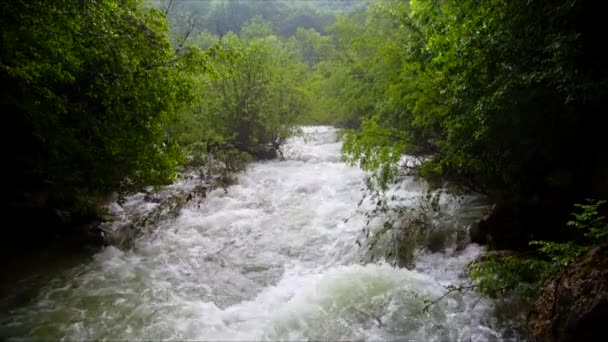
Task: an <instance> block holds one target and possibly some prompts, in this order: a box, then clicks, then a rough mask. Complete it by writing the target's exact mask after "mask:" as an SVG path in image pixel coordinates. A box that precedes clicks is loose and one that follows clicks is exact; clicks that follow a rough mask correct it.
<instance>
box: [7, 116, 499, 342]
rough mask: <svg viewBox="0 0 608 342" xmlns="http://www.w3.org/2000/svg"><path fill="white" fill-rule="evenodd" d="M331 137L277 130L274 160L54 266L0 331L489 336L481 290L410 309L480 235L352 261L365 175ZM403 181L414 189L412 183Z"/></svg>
mask: <svg viewBox="0 0 608 342" xmlns="http://www.w3.org/2000/svg"><path fill="white" fill-rule="evenodd" d="M340 148H341V144H340V142H338V141H337V139H336V130H335V129H333V128H330V127H305V128H304V134H303V135H302V136H299V137H296V138H293V139H291V140H290V141H289V142H288V144H287V146H286V148H285V159H286V160H284V161H279V160H276V161H267V162H256V163H253V164H252V165H251V166H250V167H249V168H248V169H247V170H246V171H245V172H244V173H243V174H241V175H240V177H239V179H238V183H237V184H236V185H234V186H231V187H230V188H229V189H228V191H227V192H224V191H223V190H222V189H218V190H215V191H213V192H211V193H209V194H208V196H207V198H206V199H205V200H204V201H203V202H202V203H201V206H200V207H199V206H197V205H195V204H192V205H189V206H186V207H185V208H183V209H182V211H181V213H180V215H179V216H178V217H177V218H176V219H174V220H168V221H163V222H161V223H160V224H158V225H156V226H154V227H153V229H151V230H150V231H149V232H147V233H146V234H144V235H143V236H141V237H139V238H138V239H137V241H136V242H135V244H134V246H133V247H132V248H129V249H127V250H120V249H118V248H116V247H111V246H110V247H106V248H104V249H103V250H102V251H101V252H99V253H97V254H95V255H94V256H93V257H92V258H91V259H90V260H86V261H83V262H82V263H81V264H80V265H78V266H76V267H72V268H70V269H67V270H64V271H62V272H60V273H59V274H57V275H55V276H54V277H53V278H52V280H50V281H49V282H47V283H46V284H44V285H43V286H42V287H41V288H40V289H39V290H38V291H36V293H37V295H36V296H35V297H34V298H32V299H31V300H30V301H29V303H27V305H23V306H21V307H17V308H12V309H11V310H10V311H9V312H6V313H4V314H2V320H1V321H0V323H1V333H2V335H0V337H5V338H8V339H15V340H19V339H21V338H35V339H50V340H58V339H65V340H160V339H163V340H247V341H251V340H297V341H300V340H416V341H446V340H450V341H487V340H489V339H500V338H501V337H502V336H501V333H500V332H499V331H498V329H497V328H496V326H497V323H496V322H495V319H494V318H493V315H492V314H491V311H492V303H491V302H489V301H488V300H487V299H484V298H482V297H480V296H479V295H476V294H475V293H470V292H467V293H463V294H461V293H458V292H455V293H453V294H450V295H449V296H447V297H446V298H444V299H443V300H442V301H440V302H438V303H437V304H436V305H432V306H430V307H429V308H428V310H423V309H424V308H425V307H426V306H427V301H428V300H433V299H436V298H439V297H440V296H442V295H443V294H444V293H445V291H446V286H448V285H454V284H460V283H463V282H465V281H466V276H465V274H464V268H465V266H466V264H467V263H468V262H470V261H471V260H473V259H474V258H476V257H477V256H478V255H479V254H480V253H481V248H480V247H478V246H476V245H469V246H468V247H467V248H465V249H464V250H462V251H458V252H455V251H449V250H448V251H442V252H438V253H430V252H424V251H422V252H420V253H418V255H417V259H416V267H415V268H414V269H413V270H407V269H400V268H395V267H392V266H390V265H389V264H388V263H385V262H382V261H380V262H377V263H362V260H364V259H365V258H364V255H365V253H366V250H365V248H359V247H358V246H357V244H356V240H357V239H358V238H360V237H361V229H362V227H364V226H365V218H364V217H363V216H362V215H358V214H357V210H358V208H357V203H358V202H359V201H360V200H361V196H362V188H363V178H364V176H365V174H364V173H363V171H361V170H360V169H358V168H356V167H351V166H349V165H346V164H344V163H342V162H341V161H340ZM184 182H185V181H184ZM180 186H182V187H187V186H188V184H186V183H183V184H181V183H177V184H175V185H174V187H180ZM403 191H404V194H405V195H404V196H405V197H406V198H412V200H413V198H415V197H416V195H417V194H419V192H420V189H418V188H416V187H413V188H411V189H409V190H408V189H405V190H403ZM142 196H143V195H140V196H139V197H138V196H134V197H131V199H130V203H127V204H125V206H128V205H132V206H133V205H137V204H141V202H142ZM146 205H148V206H151V207H153V206H154V205H155V204H150V203H148V204H146ZM359 210H360V208H359ZM347 219H348V220H347Z"/></svg>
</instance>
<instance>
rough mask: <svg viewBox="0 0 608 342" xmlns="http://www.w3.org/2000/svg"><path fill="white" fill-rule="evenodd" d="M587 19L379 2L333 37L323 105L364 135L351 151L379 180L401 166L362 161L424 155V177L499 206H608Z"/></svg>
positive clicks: (524, 8) (483, 5) (600, 95)
mask: <svg viewBox="0 0 608 342" xmlns="http://www.w3.org/2000/svg"><path fill="white" fill-rule="evenodd" d="M588 16H589V17H590V18H592V19H590V20H593V19H594V18H596V15H595V14H594V10H593V6H592V5H591V4H590V3H589V2H586V1H578V2H570V1H559V2H551V3H545V2H530V1H523V0H522V1H509V2H504V1H444V2H439V3H437V2H434V1H427V0H418V1H411V2H409V3H408V2H404V1H397V0H386V1H379V2H374V3H373V4H371V5H369V6H368V8H367V10H366V12H364V13H355V14H351V15H348V16H345V15H343V16H339V17H338V18H337V21H336V23H335V24H333V25H332V26H331V27H330V28H329V29H328V30H329V32H330V33H331V34H332V35H333V36H334V39H335V42H336V47H337V52H336V53H334V54H333V55H332V57H331V58H330V59H328V60H325V61H322V62H321V63H319V64H318V65H317V66H316V70H315V71H316V76H315V78H316V79H322V80H324V81H323V82H324V85H321V86H318V87H317V89H319V93H320V94H318V96H315V98H318V99H319V101H320V102H325V103H328V104H330V105H331V106H333V107H332V113H331V114H330V115H331V116H332V117H334V118H335V117H337V118H339V122H340V123H341V124H343V125H346V126H352V127H354V128H358V132H357V133H353V134H352V135H351V137H350V139H349V140H348V144H346V145H345V152H346V153H347V154H348V155H350V157H349V158H351V159H360V160H361V162H362V164H363V165H365V164H366V163H367V162H368V160H374V159H378V160H380V161H381V163H377V162H375V161H374V162H373V163H370V164H369V165H368V166H369V168H370V169H376V170H378V172H379V173H383V172H386V170H389V169H390V168H391V167H390V166H387V164H391V165H392V166H393V167H394V166H396V163H397V158H380V157H377V158H370V155H369V154H366V153H360V151H369V152H370V153H372V154H373V153H374V151H376V150H378V149H387V148H394V149H395V150H396V151H400V152H401V153H405V152H408V153H414V154H418V155H423V156H430V157H428V158H425V160H424V162H423V163H422V165H421V166H420V168H419V169H418V172H417V174H418V175H420V176H423V177H424V178H426V179H428V180H431V181H433V183H434V184H438V185H442V184H444V182H443V181H449V182H451V183H452V184H454V185H456V186H458V187H460V188H462V189H465V190H473V191H477V192H481V193H484V194H489V195H491V196H493V197H496V198H500V197H506V196H509V197H515V198H525V197H527V196H533V195H535V194H538V193H540V194H545V193H553V194H555V193H560V194H563V196H565V197H570V199H572V198H580V197H581V196H589V195H594V196H596V195H597V196H601V195H602V194H603V193H606V192H607V191H608V189H607V188H606V186H605V185H604V184H605V183H606V181H605V174H607V172H606V170H607V163H606V162H605V158H603V157H602V156H601V152H600V151H603V150H604V149H605V147H606V145H608V141H607V140H606V139H604V138H602V137H603V135H602V134H601V133H600V132H599V131H598V130H597V127H598V125H599V124H600V122H601V116H602V114H601V113H602V110H601V108H604V105H605V103H604V101H605V99H606V98H607V97H606V89H607V88H606V86H605V85H606V80H607V79H608V78H607V77H606V76H607V75H606V67H605V63H603V62H601V58H600V57H599V56H601V54H597V53H595V50H596V49H597V44H595V43H594V42H595V41H596V40H595V39H594V35H595V33H594V31H593V29H592V28H591V27H590V26H589V25H588V21H587V20H586V19H585V20H581V18H587V17H588ZM370 120H371V121H373V122H374V124H373V125H371V124H369V121H370ZM582 131H584V132H587V134H585V135H584V136H581V135H577V133H576V132H582ZM380 132H382V133H381V134H380ZM379 135H380V136H384V137H386V138H383V139H374V137H376V136H379ZM384 155H386V154H384ZM589 170H593V171H591V173H592V175H591V177H590V175H589V174H588V173H589ZM602 175H603V176H602ZM379 178H384V177H379ZM598 183H599V184H601V185H600V186H597V185H598Z"/></svg>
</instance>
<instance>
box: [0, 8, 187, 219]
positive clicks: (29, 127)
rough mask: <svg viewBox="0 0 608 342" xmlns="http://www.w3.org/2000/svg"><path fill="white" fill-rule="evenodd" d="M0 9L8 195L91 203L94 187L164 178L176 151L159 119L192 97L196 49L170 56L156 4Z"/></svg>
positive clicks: (70, 204) (69, 204) (126, 186)
mask: <svg viewBox="0 0 608 342" xmlns="http://www.w3.org/2000/svg"><path fill="white" fill-rule="evenodd" d="M0 9H1V11H2V17H3V20H2V32H3V34H2V47H3V48H2V55H1V60H0V65H1V70H2V71H1V77H2V81H3V83H4V84H5V85H11V86H10V87H3V90H2V94H1V95H0V96H1V97H2V107H3V112H4V113H6V114H7V115H9V116H10V120H9V121H8V123H7V125H6V126H5V127H6V128H7V129H8V130H9V131H10V132H12V133H13V134H12V136H13V137H14V138H12V140H11V144H10V146H12V147H11V148H10V150H9V156H8V159H7V164H8V165H10V167H9V170H10V175H9V177H8V178H7V179H10V180H11V181H10V185H8V189H9V191H7V192H6V194H7V196H8V197H9V198H11V200H14V201H18V199H19V198H21V197H23V196H24V192H33V191H35V192H42V193H45V194H46V195H48V201H47V205H49V206H50V205H52V206H56V207H61V208H69V209H74V208H90V207H91V201H92V199H93V198H94V197H95V196H96V195H97V194H100V193H104V192H111V191H116V190H125V191H126V190H132V189H136V188H138V187H140V186H142V185H144V184H145V185H154V184H161V183H165V182H167V181H170V180H171V179H172V178H173V176H174V172H175V170H176V167H177V165H178V161H179V160H180V158H181V157H180V152H179V149H178V148H177V146H176V145H175V144H174V143H173V142H172V141H171V139H170V138H169V137H167V136H166V135H165V131H164V128H163V125H164V123H165V122H166V121H167V120H169V119H170V118H171V117H172V116H173V115H174V112H175V111H176V109H177V108H178V107H179V106H180V105H181V104H182V103H184V102H187V101H188V100H189V99H190V97H191V94H190V83H191V81H190V77H189V76H188V73H187V72H185V69H184V68H185V64H186V62H187V61H192V58H195V57H194V56H195V55H196V53H195V51H194V50H190V52H189V53H185V51H184V53H183V54H182V55H181V56H176V54H175V52H174V50H173V47H172V46H171V43H170V41H169V35H168V26H167V22H166V20H165V17H164V15H163V13H161V12H160V11H159V10H156V9H153V8H144V6H143V4H142V2H141V1H137V0H128V1H114V0H104V1H97V2H89V1H84V2H82V1H81V2H73V1H53V2H48V1H37V0H36V1H18V2H12V3H10V4H8V3H3V4H2V5H0ZM5 137H7V135H5ZM5 146H7V145H5ZM26 205H27V204H26Z"/></svg>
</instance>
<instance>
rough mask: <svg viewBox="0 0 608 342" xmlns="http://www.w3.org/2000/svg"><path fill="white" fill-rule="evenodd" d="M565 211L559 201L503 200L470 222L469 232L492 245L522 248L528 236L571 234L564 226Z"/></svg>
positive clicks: (526, 246)
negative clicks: (473, 221)
mask: <svg viewBox="0 0 608 342" xmlns="http://www.w3.org/2000/svg"><path fill="white" fill-rule="evenodd" d="M569 212H570V206H566V205H564V203H562V202H560V201H538V200H530V201H528V202H521V201H510V202H509V201H504V202H500V203H497V204H496V205H494V206H493V207H492V210H491V211H490V212H489V213H488V214H487V215H485V216H483V217H482V218H481V219H479V220H478V221H477V222H475V223H473V224H472V225H470V226H469V236H470V238H471V242H474V243H478V244H482V245H489V246H490V248H492V249H498V250H517V251H526V250H529V248H530V245H529V242H530V241H532V240H559V239H568V238H571V237H569V236H568V234H569V232H568V231H567V230H566V229H565V227H566V225H565V223H566V221H567V219H568V217H567V215H568V213H569ZM560 227H561V228H560Z"/></svg>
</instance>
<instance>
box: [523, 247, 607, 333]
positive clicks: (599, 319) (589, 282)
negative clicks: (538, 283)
mask: <svg viewBox="0 0 608 342" xmlns="http://www.w3.org/2000/svg"><path fill="white" fill-rule="evenodd" d="M606 323H608V244H603V245H601V246H598V247H596V248H594V249H592V250H591V251H589V253H587V254H586V255H584V256H582V257H580V258H579V259H578V260H577V261H576V262H574V263H572V264H571V265H569V266H567V267H566V268H565V269H563V270H562V271H560V272H559V273H558V274H557V275H556V276H554V277H553V278H551V279H549V280H548V281H547V282H545V284H544V285H543V287H542V288H541V290H540V292H539V295H538V298H537V299H536V301H535V302H534V304H533V305H532V307H531V309H530V313H529V316H528V328H529V331H530V335H531V340H533V341H560V342H569V341H572V342H574V341H606V340H608V330H607V327H605V326H604V324H606Z"/></svg>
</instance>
